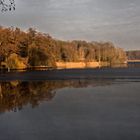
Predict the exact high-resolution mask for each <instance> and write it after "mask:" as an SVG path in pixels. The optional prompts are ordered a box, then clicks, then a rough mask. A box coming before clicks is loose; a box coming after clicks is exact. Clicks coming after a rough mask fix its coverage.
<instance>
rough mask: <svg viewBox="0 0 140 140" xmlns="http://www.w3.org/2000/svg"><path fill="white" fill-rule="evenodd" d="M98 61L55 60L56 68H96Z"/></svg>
mask: <svg viewBox="0 0 140 140" xmlns="http://www.w3.org/2000/svg"><path fill="white" fill-rule="evenodd" d="M99 66H100V65H99V62H56V67H57V68H96V67H99Z"/></svg>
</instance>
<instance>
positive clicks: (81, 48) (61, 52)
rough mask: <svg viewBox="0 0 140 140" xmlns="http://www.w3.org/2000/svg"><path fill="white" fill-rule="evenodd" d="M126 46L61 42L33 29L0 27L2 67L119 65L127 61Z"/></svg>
mask: <svg viewBox="0 0 140 140" xmlns="http://www.w3.org/2000/svg"><path fill="white" fill-rule="evenodd" d="M126 59H127V57H126V53H125V51H124V50H123V49H121V48H119V47H116V46H114V44H113V43H111V42H95V41H92V42H87V41H81V40H73V41H61V40H57V39H54V38H52V37H51V36H50V35H49V34H45V33H41V32H37V31H36V30H35V29H33V28H29V29H28V30H27V31H22V30H21V29H19V28H13V27H10V28H5V27H0V67H1V68H8V69H27V68H31V67H52V68H62V67H65V68H74V67H75V68H76V67H77V68H78V67H79V68H80V67H81V68H82V67H97V66H105V65H113V64H116V63H117V64H120V63H124V62H125V61H126Z"/></svg>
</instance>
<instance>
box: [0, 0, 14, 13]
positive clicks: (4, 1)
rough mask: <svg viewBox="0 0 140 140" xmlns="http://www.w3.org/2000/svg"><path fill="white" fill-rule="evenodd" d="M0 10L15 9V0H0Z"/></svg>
mask: <svg viewBox="0 0 140 140" xmlns="http://www.w3.org/2000/svg"><path fill="white" fill-rule="evenodd" d="M0 10H1V11H2V12H5V11H11V10H15V0H0Z"/></svg>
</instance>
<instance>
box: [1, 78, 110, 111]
mask: <svg viewBox="0 0 140 140" xmlns="http://www.w3.org/2000/svg"><path fill="white" fill-rule="evenodd" d="M111 83H112V81H110V80H109V81H97V80H96V81H94V80H62V81H41V82H40V81H38V82H35V81H34V82H21V81H10V82H1V83H0V112H5V111H18V110H21V109H22V108H23V106H25V105H28V104H29V105H31V106H32V107H36V106H38V105H39V103H40V102H42V101H50V100H51V99H52V98H53V97H54V96H55V91H56V90H57V89H61V88H64V87H74V88H81V87H87V86H89V85H91V86H98V85H100V86H103V85H108V84H111Z"/></svg>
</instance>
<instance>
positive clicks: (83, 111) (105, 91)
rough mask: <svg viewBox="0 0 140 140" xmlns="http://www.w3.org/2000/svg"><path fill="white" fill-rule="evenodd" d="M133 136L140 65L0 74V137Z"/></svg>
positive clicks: (137, 132)
mask: <svg viewBox="0 0 140 140" xmlns="http://www.w3.org/2000/svg"><path fill="white" fill-rule="evenodd" d="M12 139H13V140H44V139H45V140H139V139H140V63H136V64H134V63H133V64H132V63H131V64H129V65H128V67H118V68H101V69H99V68H97V69H70V70H65V69H63V70H48V71H22V72H16V71H12V72H9V73H7V72H1V74H0V140H12Z"/></svg>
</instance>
